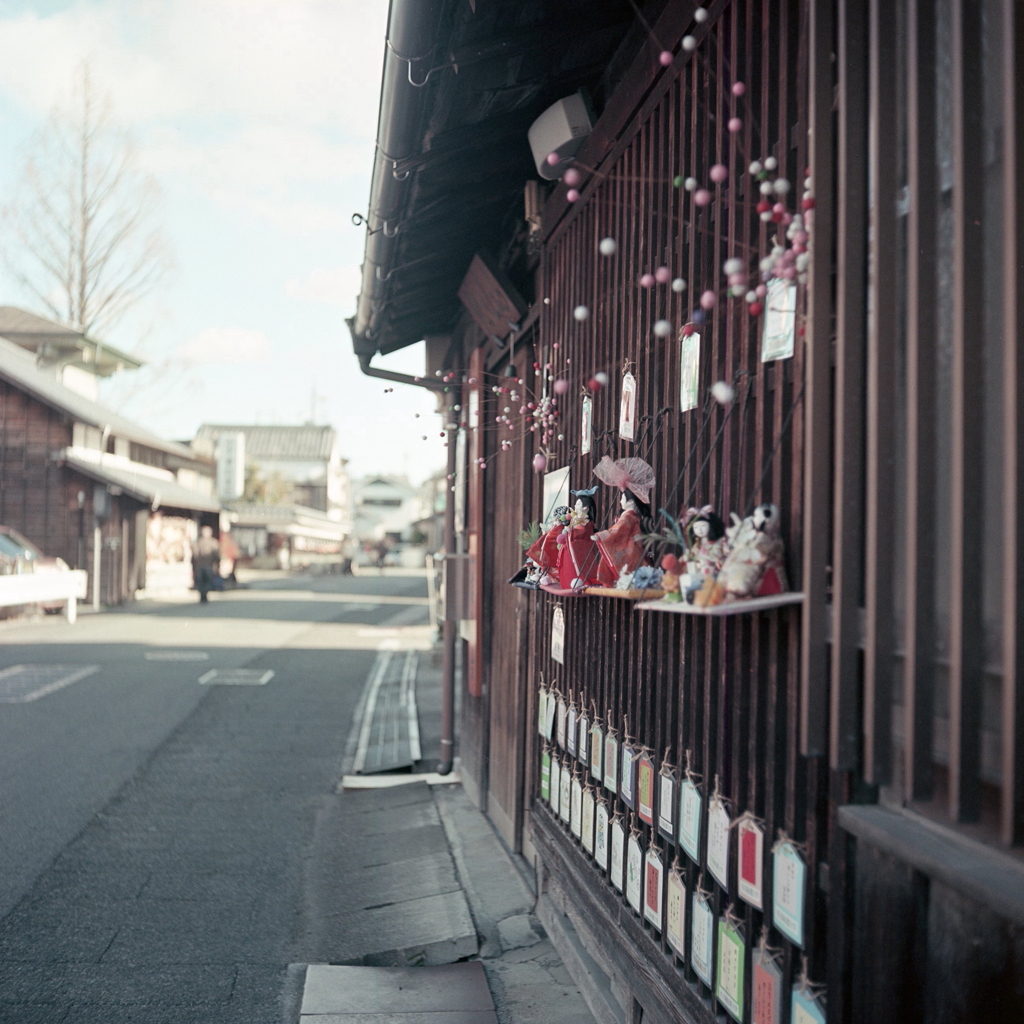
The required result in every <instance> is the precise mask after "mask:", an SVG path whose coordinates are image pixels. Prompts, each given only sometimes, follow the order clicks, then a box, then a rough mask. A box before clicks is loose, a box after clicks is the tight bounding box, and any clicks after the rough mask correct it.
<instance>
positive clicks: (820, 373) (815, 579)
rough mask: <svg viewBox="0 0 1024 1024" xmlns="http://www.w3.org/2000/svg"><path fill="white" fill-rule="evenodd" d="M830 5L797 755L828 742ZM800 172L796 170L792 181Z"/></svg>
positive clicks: (809, 366)
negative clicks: (826, 569) (798, 751)
mask: <svg viewBox="0 0 1024 1024" xmlns="http://www.w3.org/2000/svg"><path fill="white" fill-rule="evenodd" d="M832 27H833V26H832V0H813V2H812V3H811V5H810V61H809V65H810V83H809V92H810V116H809V121H810V127H809V132H808V140H809V143H810V164H811V175H812V180H813V185H814V192H815V197H816V198H815V203H816V205H815V207H814V227H813V230H812V231H811V232H810V237H811V243H810V254H811V262H810V278H809V281H808V301H807V345H806V350H805V360H806V363H805V369H804V387H805V388H806V392H805V394H804V417H805V423H804V513H803V515H804V521H803V535H804V536H803V548H804V550H803V561H804V566H803V570H804V571H803V590H804V605H803V629H802V631H801V635H800V640H801V652H800V655H801V657H800V753H801V754H804V755H805V756H811V755H820V754H824V753H825V747H826V743H827V740H828V650H827V642H828V641H827V628H828V606H827V604H826V600H825V587H826V580H825V564H826V562H827V560H828V516H829V495H828V486H829V456H830V454H831V451H830V449H831V440H832V432H831V418H832V414H831V406H832V394H831V390H832V368H831V361H832V197H833V188H832V176H833V166H832V141H833V140H832V94H833V85H832V78H833V71H832ZM802 171H803V168H799V169H798V170H797V175H798V176H799V174H800V173H802Z"/></svg>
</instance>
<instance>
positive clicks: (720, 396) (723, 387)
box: [711, 380, 736, 405]
mask: <svg viewBox="0 0 1024 1024" xmlns="http://www.w3.org/2000/svg"><path fill="white" fill-rule="evenodd" d="M711 397H712V398H714V400H715V401H716V402H718V403H719V404H720V405H728V404H729V403H730V402H731V401H732V400H733V399H734V398H735V397H736V391H735V389H734V388H733V387H732V385H731V384H727V383H726V382H725V381H724V380H720V381H716V382H715V383H714V384H712V385H711Z"/></svg>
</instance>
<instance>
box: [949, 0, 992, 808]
mask: <svg viewBox="0 0 1024 1024" xmlns="http://www.w3.org/2000/svg"><path fill="white" fill-rule="evenodd" d="M981 7H982V4H981V0H960V2H959V3H955V4H953V5H952V7H951V12H952V33H951V48H952V58H953V60H952V65H953V75H952V108H953V109H952V115H953V116H952V145H953V194H952V212H953V324H952V354H951V362H952V380H953V387H952V401H951V406H952V408H951V418H952V431H951V459H950V475H951V483H950V487H951V492H952V493H951V494H950V530H949V541H950V579H949V599H950V600H949V814H950V817H951V818H952V819H953V820H954V821H976V820H977V819H978V817H979V815H980V813H981V807H980V796H981V794H980V788H981V695H982V687H983V684H984V673H983V667H984V619H983V614H982V613H983V600H982V581H983V580H982V577H983V574H982V572H981V566H982V564H983V553H984V540H983V538H984V531H983V530H981V529H979V528H978V524H977V522H976V510H977V505H978V502H979V501H980V500H981V499H980V496H981V494H982V486H983V481H984V476H983V466H984V463H983V459H982V457H981V453H982V452H983V450H984V447H983V443H984V429H983V426H984V424H983V420H982V416H983V410H984V404H985V403H984V397H985V395H984V370H983V360H982V359H980V358H979V355H978V348H977V345H976V343H975V342H976V332H977V331H978V329H979V327H980V325H981V324H982V323H983V322H984V297H985V287H984V276H983V275H984V258H983V256H984V235H983V230H982V222H983V221H984V218H985V203H984V192H983V190H982V189H981V188H980V187H979V182H980V181H981V180H982V178H983V177H984V173H985V166H984V150H983V147H981V146H979V145H978V139H979V138H980V137H981V132H982V131H983V119H982V103H983V101H984V87H983V77H982V59H983V55H982V49H981V45H982V39H981V23H982V12H981Z"/></svg>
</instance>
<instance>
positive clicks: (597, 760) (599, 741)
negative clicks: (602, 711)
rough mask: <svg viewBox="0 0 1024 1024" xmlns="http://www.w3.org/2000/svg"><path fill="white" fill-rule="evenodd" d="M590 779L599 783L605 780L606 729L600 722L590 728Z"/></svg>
mask: <svg viewBox="0 0 1024 1024" xmlns="http://www.w3.org/2000/svg"><path fill="white" fill-rule="evenodd" d="M590 777H591V778H593V779H597V781H598V782H601V781H602V779H603V778H604V729H602V728H601V723H600V722H595V723H594V724H593V725H592V726H591V727H590Z"/></svg>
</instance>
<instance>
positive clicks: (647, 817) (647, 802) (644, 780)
mask: <svg viewBox="0 0 1024 1024" xmlns="http://www.w3.org/2000/svg"><path fill="white" fill-rule="evenodd" d="M654 799H655V798H654V762H653V761H652V760H651V755H650V752H649V751H648V750H647V748H646V747H645V748H643V750H641V752H640V757H639V758H638V759H637V763H636V802H637V808H636V812H637V815H638V816H639V818H640V820H641V821H642V822H643V823H644V824H645V825H653V824H654Z"/></svg>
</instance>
